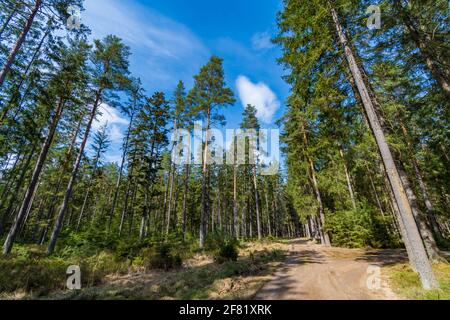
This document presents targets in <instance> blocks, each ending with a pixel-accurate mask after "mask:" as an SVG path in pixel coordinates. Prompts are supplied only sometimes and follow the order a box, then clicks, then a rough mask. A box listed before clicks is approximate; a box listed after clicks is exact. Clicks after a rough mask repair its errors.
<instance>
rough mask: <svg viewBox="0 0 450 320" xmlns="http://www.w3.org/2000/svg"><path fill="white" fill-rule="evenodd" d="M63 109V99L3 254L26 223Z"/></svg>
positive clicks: (6, 252)
mask: <svg viewBox="0 0 450 320" xmlns="http://www.w3.org/2000/svg"><path fill="white" fill-rule="evenodd" d="M63 108H64V101H63V99H61V98H60V99H59V101H58V106H57V108H56V110H55V114H54V115H53V120H52V123H51V125H50V128H49V130H48V134H47V137H46V139H45V141H44V144H43V145H42V148H41V152H40V154H39V157H38V160H37V162H36V165H35V167H34V171H33V175H32V177H31V181H30V184H29V185H28V189H27V191H26V193H25V197H24V199H23V201H22V204H21V206H20V209H19V212H18V214H17V216H16V219H15V221H14V223H13V225H12V227H11V229H10V231H9V234H8V236H7V237H6V240H5V243H4V244H3V254H9V253H10V252H11V249H12V246H13V244H14V240H15V238H16V236H17V232H18V231H19V228H20V226H21V225H22V224H23V222H24V218H25V217H26V214H27V211H28V208H29V207H30V206H31V205H32V200H33V198H34V194H35V192H36V188H37V186H38V182H39V177H40V176H41V173H42V170H43V168H44V163H45V160H46V159H47V155H48V152H49V150H50V147H51V145H52V142H53V138H54V137H55V132H56V128H57V127H58V123H59V119H60V118H61V114H62V111H63Z"/></svg>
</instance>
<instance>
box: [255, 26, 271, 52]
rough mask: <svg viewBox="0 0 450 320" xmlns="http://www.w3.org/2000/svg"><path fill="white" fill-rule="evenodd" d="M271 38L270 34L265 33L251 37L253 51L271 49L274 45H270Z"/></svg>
mask: <svg viewBox="0 0 450 320" xmlns="http://www.w3.org/2000/svg"><path fill="white" fill-rule="evenodd" d="M271 38H272V37H271V35H270V33H269V32H267V31H265V32H258V33H255V34H254V35H253V37H252V46H253V49H255V50H264V49H270V48H273V47H274V44H273V43H272V41H271Z"/></svg>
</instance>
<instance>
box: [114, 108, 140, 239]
mask: <svg viewBox="0 0 450 320" xmlns="http://www.w3.org/2000/svg"><path fill="white" fill-rule="evenodd" d="M135 108H136V102H134V105H133V112H132V113H131V117H130V123H129V125H128V130H127V136H126V138H125V146H124V147H123V153H122V161H121V162H120V169H119V176H118V177H117V182H116V187H115V189H114V196H113V201H112V205H111V210H110V211H109V222H108V230H110V229H111V224H112V219H113V217H114V211H115V210H116V205H117V197H118V196H119V188H120V184H121V182H122V177H123V169H124V167H125V157H126V155H127V152H128V145H129V142H130V134H131V127H132V125H133V119H134V110H135ZM121 225H122V219H121ZM120 229H122V227H120ZM119 235H120V232H119Z"/></svg>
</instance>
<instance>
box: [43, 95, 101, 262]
mask: <svg viewBox="0 0 450 320" xmlns="http://www.w3.org/2000/svg"><path fill="white" fill-rule="evenodd" d="M101 95H102V90H101V89H100V90H99V91H98V92H97V93H96V98H95V102H94V105H93V106H92V110H91V114H90V115H89V121H88V123H87V126H86V130H85V132H84V137H83V141H82V142H81V145H80V150H79V151H78V155H77V159H76V160H75V163H74V165H73V168H72V173H71V175H70V179H69V183H68V185H67V189H66V192H65V194H64V199H63V202H62V204H61V208H60V209H59V213H58V216H57V218H56V221H55V225H54V227H53V232H52V235H51V238H50V242H49V244H48V248H47V252H48V254H52V253H53V251H54V250H55V246H56V241H57V239H58V236H59V233H60V232H61V227H62V224H63V221H64V216H65V214H66V211H67V207H68V205H69V201H70V198H71V197H72V191H73V187H74V184H75V180H76V178H77V174H78V170H79V168H80V163H81V159H82V158H83V153H84V149H85V147H86V143H87V140H88V138H89V134H90V132H91V128H92V123H93V122H94V119H95V116H96V114H97V109H98V107H99V106H100V97H101Z"/></svg>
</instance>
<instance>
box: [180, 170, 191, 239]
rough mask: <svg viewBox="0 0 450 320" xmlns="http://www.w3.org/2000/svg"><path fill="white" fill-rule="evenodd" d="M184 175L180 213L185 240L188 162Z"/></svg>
mask: <svg viewBox="0 0 450 320" xmlns="http://www.w3.org/2000/svg"><path fill="white" fill-rule="evenodd" d="M184 170H185V176H184V194H183V210H182V211H183V213H182V218H181V220H182V222H181V224H182V226H181V229H182V232H183V240H186V224H187V197H188V193H189V176H190V170H191V169H190V165H189V162H188V163H186V165H185V169H184Z"/></svg>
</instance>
